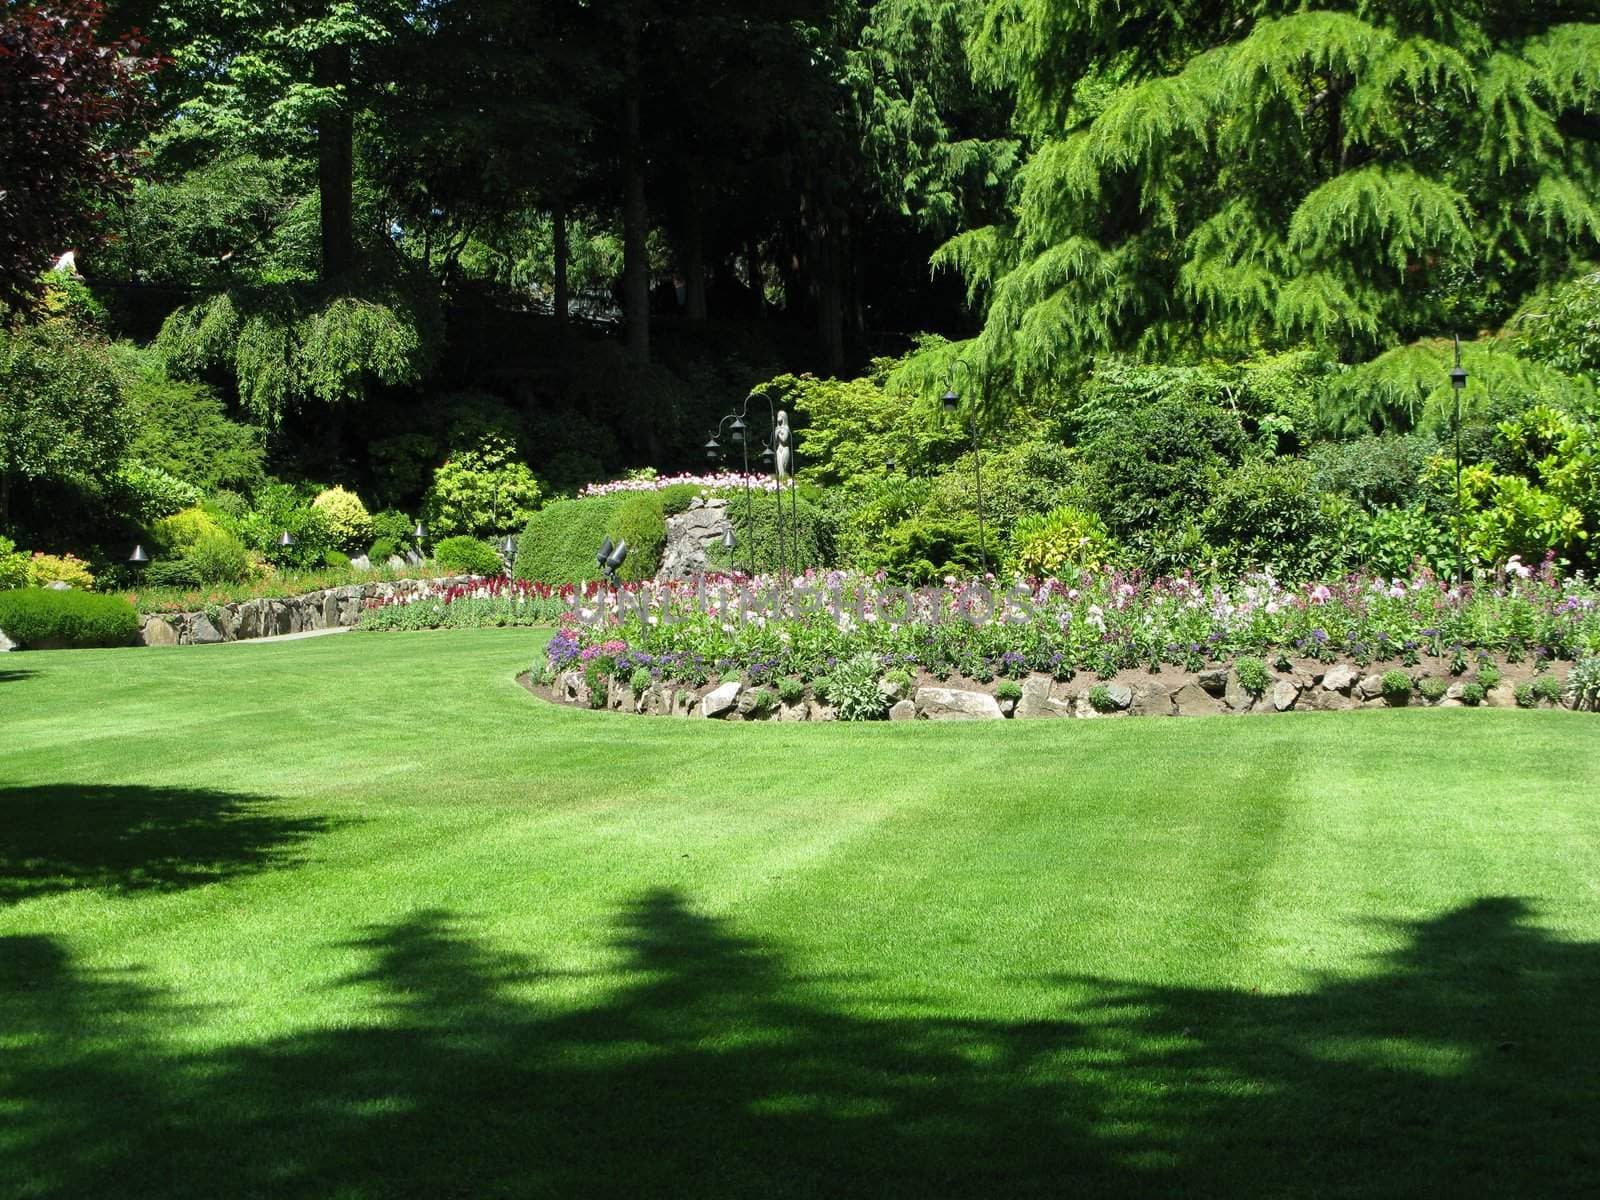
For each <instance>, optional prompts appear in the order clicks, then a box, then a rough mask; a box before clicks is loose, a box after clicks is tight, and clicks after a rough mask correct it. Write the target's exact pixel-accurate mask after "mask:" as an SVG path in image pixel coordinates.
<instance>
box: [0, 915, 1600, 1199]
mask: <svg viewBox="0 0 1600 1200" xmlns="http://www.w3.org/2000/svg"><path fill="white" fill-rule="evenodd" d="M1527 915H1528V914H1527V911H1526V909H1525V908H1524V906H1523V905H1522V904H1521V903H1520V902H1517V901H1513V900H1495V899H1485V900H1482V901H1479V902H1477V903H1475V904H1472V905H1469V906H1466V907H1464V908H1462V909H1459V910H1457V911H1455V912H1451V913H1448V914H1445V915H1444V916H1442V917H1440V918H1438V919H1437V920H1434V921H1429V922H1425V923H1422V924H1419V925H1417V926H1414V927H1411V928H1409V929H1408V930H1407V931H1406V939H1405V946H1404V948H1403V949H1402V950H1400V951H1398V952H1396V953H1395V954H1393V955H1392V956H1390V957H1389V958H1387V959H1385V960H1384V961H1383V962H1382V963H1381V964H1376V965H1377V966H1378V968H1379V969H1377V970H1374V971H1372V972H1370V973H1368V974H1365V975H1363V976H1361V977H1360V978H1356V979H1350V978H1340V979H1329V980H1328V981H1327V982H1326V983H1325V984H1324V985H1323V986H1320V987H1317V988H1314V989H1313V990H1311V991H1308V992H1306V993H1302V994H1297V995H1291V996H1284V995H1278V996H1268V995H1261V994H1258V993H1254V992H1250V991H1243V992H1228V991H1215V990H1205V989H1194V988H1163V987H1154V986H1130V985H1127V984H1122V983H1116V982H1106V981H1101V980H1086V979H1081V978H1073V979H1061V980H1057V981H1053V985H1052V986H1055V987H1057V988H1058V989H1059V999H1060V1009H1061V1012H1060V1015H1059V1016H1056V1017H1050V1018H1046V1019H1040V1020H1032V1021H1018V1022H1007V1021H997V1020H985V1019H977V1018H967V1019H962V1018H948V1017H941V1016H937V1015H928V1016H894V1017H883V1016H876V1015H871V1009H870V1008H868V1007H865V1006H862V1007H860V1008H857V1007H852V1006H848V1005H842V1004H841V1003H840V1002H839V1001H838V1000H837V999H834V1000H832V1001H831V1002H824V1001H822V1000H820V999H819V998H818V997H817V995H816V993H815V989H814V985H813V983H812V982H811V981H808V980H807V979H805V978H804V977H801V976H798V975H796V974H795V973H794V972H793V971H791V970H790V968H789V966H788V965H787V962H786V959H785V957H784V955H783V954H782V953H781V952H780V951H779V949H778V948H777V947H775V946H773V945H770V944H767V943H764V942H761V941H756V940H753V939H750V938H747V937H742V936H740V935H738V934H737V933H735V932H734V931H733V930H732V929H731V928H729V926H728V925H727V924H726V923H724V922H721V921H717V920H713V919H710V918H707V917H705V916H701V915H698V914H696V913H695V912H693V911H692V910H691V909H690V908H689V907H688V906H687V905H686V904H685V903H684V901H683V899H682V898H681V897H680V896H678V895H677V894H675V893H672V892H667V891H659V892H654V893H651V894H649V895H646V896H644V897H641V898H640V899H639V900H638V901H636V902H635V903H633V904H631V905H629V906H628V907H627V908H626V909H625V911H623V912H622V913H621V914H620V915H619V919H618V925H617V935H616V942H617V945H618V947H619V948H620V949H622V950H623V951H624V952H625V954H626V961H625V962H624V963H623V965H622V966H621V967H620V968H618V969H617V971H616V972H615V976H614V978H613V979H611V980H610V981H609V982H610V983H611V984H612V986H611V987H610V988H609V989H608V991H607V992H606V994H605V995H604V996H603V997H602V998H600V999H598V1000H596V1001H594V1002H592V1003H591V1004H589V1005H588V1006H586V1007H581V1008H577V1009H572V1008H560V1007H555V1006H548V1005H546V1004H544V1003H542V1002H541V1001H540V1000H538V999H537V998H536V997H537V996H538V994H539V991H540V985H541V984H542V983H543V982H545V981H547V980H548V979H549V978H550V976H549V975H548V973H546V972H544V971H542V970H541V969H540V967H539V965H538V963H537V962H535V961H534V960H533V959H531V958H530V957H528V956H524V955H520V954H516V955H513V954H505V953H502V952H499V951H495V950H491V949H489V948H488V947H486V946H484V945H482V944H481V943H479V942H477V941H475V940H474V939H473V938H472V937H471V936H470V935H469V933H468V931H467V930H466V928H465V927H464V925H463V923H462V922H461V921H460V919H459V918H454V917H452V916H450V915H449V914H446V913H441V912H434V911H429V912H419V913H416V914H414V915H413V916H411V917H410V918H409V919H407V920H405V921H403V922H400V923H398V924H395V925H392V926H385V927H381V928H374V929H371V930H369V931H368V932H367V934H366V936H364V937H363V938H362V939H361V941H360V942H359V943H358V947H359V950H360V952H361V953H362V954H363V955H364V956H365V957H366V959H367V966H366V967H365V969H363V970H361V971H359V972H357V973H355V974H353V975H351V976H350V977H349V978H347V979H345V980H343V981H342V982H340V983H339V984H337V985H336V986H337V987H338V988H341V989H343V988H360V989H372V990H375V992H376V995H377V996H378V998H379V999H378V1003H377V1010H376V1011H375V1012H373V1013H372V1014H371V1016H372V1019H373V1021H374V1025H373V1026H372V1027H366V1028H362V1027H355V1028H352V1027H349V1026H345V1027H340V1028H324V1029H318V1030H314V1031H311V1032H307V1033H304V1034H301V1035H296V1036H289V1037H283V1038H278V1039H274V1040H267V1041H262V1042H258V1043H252V1044H247V1045H244V1046H237V1047H233V1048H230V1049H225V1050H222V1051H220V1052H217V1053H215V1054H211V1055H205V1056H200V1055H193V1054H186V1053H185V1052H183V1051H181V1050H178V1049H174V1048H171V1046H170V1045H163V1044H162V1041H161V1037H162V1035H163V1034H164V1033H165V1032H166V1031H167V1030H168V1029H169V1028H170V1027H173V1026H174V1025H175V1024H177V1023H179V1022H181V1021H182V1020H183V1016H182V1014H181V1013H178V1012H175V1011H174V1010H173V1009H172V1008H171V1007H169V1003H168V1000H167V999H166V998H165V997H163V996H161V995H159V994H156V993H153V992H150V991H147V990H144V989H142V988H141V987H140V986H139V985H138V983H137V980H135V979H130V978H127V977H124V976H116V977H110V978H108V977H104V976H100V975H96V974H95V973H92V972H84V971H82V970H81V969H78V968H77V967H75V966H74V964H73V963H72V962H71V961H70V960H69V959H68V958H67V957H66V956H65V955H64V954H63V953H62V952H61V951H60V949H59V948H58V947H57V946H56V945H55V944H54V943H53V942H51V941H50V940H49V939H43V938H27V939H11V942H10V943H5V942H0V1029H5V1030H7V1031H11V1032H12V1033H13V1037H12V1039H11V1040H12V1047H13V1049H12V1053H11V1055H10V1058H9V1061H0V1080H4V1088H3V1090H6V1091H9V1092H11V1093H12V1095H13V1097H14V1098H13V1101H12V1103H13V1105H14V1107H13V1108H12V1109H11V1111H12V1112H14V1113H17V1114H19V1120H18V1121H17V1122H16V1124H15V1126H14V1132H13V1133H11V1134H9V1135H6V1134H4V1133H0V1177H6V1176H9V1177H10V1178H13V1179H22V1180H25V1181H27V1182H26V1183H25V1186H24V1190H23V1192H22V1194H23V1195H25V1196H31V1195H37V1196H49V1197H57V1196H60V1197H65V1196H79V1195H90V1194H95V1195H104V1194H111V1193H113V1192H114V1193H116V1194H119V1195H138V1194H141V1192H149V1193H151V1194H159V1195H162V1196H207V1195H211V1194H214V1193H215V1192H216V1191H217V1190H218V1189H219V1188H221V1189H225V1190H226V1191H227V1192H228V1193H229V1194H232V1195H237V1196H266V1195H272V1196H296V1197H298V1196H307V1197H309V1196H325V1195H339V1196H344V1197H369V1196H370V1197H380V1196H396V1195H406V1196H426V1197H438V1196H502V1195H504V1196H584V1197H589V1196H624V1195H626V1196H641V1195H647V1196H680V1195H682V1196H697V1197H698V1196H718V1197H719V1196H758V1197H762V1198H766V1197H773V1196H790V1195H794V1196H801V1195H804V1196H819V1195H826V1196H837V1195H850V1196H914V1197H929V1196H995V1195H1005V1196H1018V1195H1028V1196H1044V1195H1049V1196H1060V1195H1063V1194H1069V1195H1079V1194H1087V1195H1150V1194H1180V1193H1181V1194H1186V1195H1285V1194H1296V1195H1300V1194H1368V1193H1371V1192H1380V1193H1384V1194H1416V1193H1421V1192H1425V1193H1435V1194H1463V1193H1464V1194H1481V1195H1488V1194H1493V1195H1516V1194H1524V1195H1556V1194H1576V1193H1579V1192H1584V1191H1592V1190H1593V1189H1594V1187H1595V1185H1596V1184H1597V1183H1600V1160H1597V1158H1596V1152H1595V1150H1594V1148H1593V1144H1592V1143H1593V1133H1594V1130H1595V1129H1596V1128H1600V1097H1597V1094H1596V1087H1597V1084H1596V1079H1595V1075H1594V1071H1593V1062H1594V1051H1595V1050H1596V1049H1597V1048H1600V1032H1597V1017H1596V1015H1595V1011H1596V1008H1597V1006H1596V1005H1595V1004H1594V987H1595V984H1596V983H1597V982H1600V945H1596V944H1593V943H1573V942H1563V941H1559V940H1556V939H1553V938H1551V937H1549V936H1548V935H1546V934H1544V933H1542V932H1540V931H1538V930H1537V929H1535V928H1533V927H1532V926H1531V925H1530V924H1529V922H1528V920H1527ZM19 943H21V944H22V945H21V947H20V949H19V946H18V944H19ZM18 963H22V964H24V965H23V966H21V967H18V966H17V965H16V964H18Z"/></svg>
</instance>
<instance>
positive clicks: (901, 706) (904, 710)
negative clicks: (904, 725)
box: [889, 700, 917, 721]
mask: <svg viewBox="0 0 1600 1200" xmlns="http://www.w3.org/2000/svg"><path fill="white" fill-rule="evenodd" d="M916 719H917V702H916V701H915V700H900V701H897V702H896V703H894V704H891V705H890V706H889V720H891V721H914V720H916Z"/></svg>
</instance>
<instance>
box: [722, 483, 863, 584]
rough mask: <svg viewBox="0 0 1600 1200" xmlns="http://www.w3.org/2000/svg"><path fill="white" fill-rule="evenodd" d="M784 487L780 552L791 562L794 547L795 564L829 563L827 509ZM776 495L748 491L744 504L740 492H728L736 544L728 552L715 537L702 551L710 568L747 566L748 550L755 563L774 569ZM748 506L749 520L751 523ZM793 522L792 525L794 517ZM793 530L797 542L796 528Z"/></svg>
mask: <svg viewBox="0 0 1600 1200" xmlns="http://www.w3.org/2000/svg"><path fill="white" fill-rule="evenodd" d="M804 491H805V489H802V494H799V495H794V494H791V493H789V492H785V493H784V499H783V557H784V560H785V561H787V562H788V563H789V564H790V566H791V567H792V566H793V565H794V562H795V558H796V552H797V551H798V556H799V569H800V570H802V571H804V570H808V569H811V568H825V567H829V566H831V565H832V564H833V548H834V537H835V521H834V516H833V514H832V512H831V511H829V510H828V509H827V508H826V507H824V506H823V505H822V504H819V503H816V502H814V501H813V500H812V499H809V498H808V497H807V496H806V495H805V494H804ZM777 506H778V501H777V498H776V494H775V493H772V492H755V493H753V494H752V501H751V505H750V507H746V505H745V499H744V493H743V492H738V493H734V494H731V495H729V496H728V520H729V521H730V522H732V524H733V528H734V534H735V537H736V538H737V540H738V543H739V544H738V546H737V547H736V548H735V549H734V551H733V553H732V555H730V554H729V553H728V551H727V550H725V549H724V548H723V546H722V544H721V543H720V542H718V543H716V544H714V545H712V546H711V547H710V549H709V550H708V551H707V552H706V559H707V561H708V563H709V565H710V566H711V567H712V568H713V569H715V570H723V571H730V570H733V569H734V568H735V567H737V568H738V569H739V570H741V571H745V570H748V569H749V563H750V561H751V557H752V555H753V556H754V559H755V569H756V570H757V571H758V572H760V571H777V570H778V569H779V568H780V565H781V564H780V563H779V559H778V508H777ZM751 508H753V509H754V520H755V524H754V526H753V527H752V525H751V515H752V514H751ZM797 522H798V529H797V528H796V523H797ZM797 533H798V535H799V536H798V544H797V539H796V534H797Z"/></svg>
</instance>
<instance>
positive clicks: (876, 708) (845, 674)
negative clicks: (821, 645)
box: [828, 654, 889, 721]
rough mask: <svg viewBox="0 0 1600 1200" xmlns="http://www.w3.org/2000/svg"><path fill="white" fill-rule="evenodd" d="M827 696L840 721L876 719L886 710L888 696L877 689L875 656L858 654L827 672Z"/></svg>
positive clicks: (876, 660) (887, 708) (876, 661)
mask: <svg viewBox="0 0 1600 1200" xmlns="http://www.w3.org/2000/svg"><path fill="white" fill-rule="evenodd" d="M828 700H829V703H831V704H832V705H833V706H834V708H836V709H837V710H838V713H839V719H840V720H841V721H877V720H881V719H882V718H883V716H884V715H885V714H886V713H888V711H889V698H888V697H887V696H885V695H884V694H883V693H882V692H881V691H879V690H878V658H877V656H876V655H874V654H857V655H853V656H852V657H850V658H847V659H845V660H844V661H843V662H842V663H840V664H839V665H838V666H837V667H835V668H834V669H833V672H832V674H830V675H829V676H828Z"/></svg>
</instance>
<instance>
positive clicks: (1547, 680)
mask: <svg viewBox="0 0 1600 1200" xmlns="http://www.w3.org/2000/svg"><path fill="white" fill-rule="evenodd" d="M1574 670H1576V668H1574ZM1532 691H1533V698H1534V699H1535V700H1548V701H1549V702H1550V703H1551V704H1560V703H1561V698H1562V696H1563V695H1565V694H1566V689H1565V688H1564V687H1562V685H1561V681H1560V680H1558V679H1557V678H1556V677H1555V676H1554V675H1541V676H1539V678H1537V679H1535V680H1534V681H1533V684H1532Z"/></svg>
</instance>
